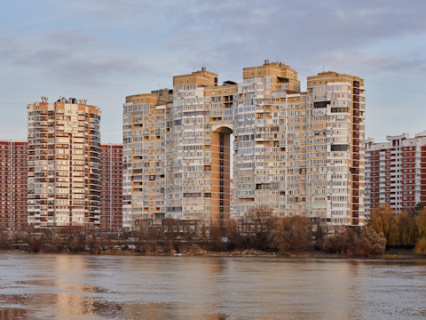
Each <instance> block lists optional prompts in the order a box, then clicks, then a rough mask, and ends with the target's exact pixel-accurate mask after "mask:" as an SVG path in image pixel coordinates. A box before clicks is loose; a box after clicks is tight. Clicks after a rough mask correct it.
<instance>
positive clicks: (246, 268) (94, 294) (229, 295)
mask: <svg viewBox="0 0 426 320" xmlns="http://www.w3.org/2000/svg"><path fill="white" fill-rule="evenodd" d="M1 256H2V259H1V260H0V319H105V318H107V319H176V320H180V319H200V318H202V319H250V318H251V319H281V318H287V319H367V318H374V319H387V318H410V319H422V318H424V316H425V315H426V306H425V302H424V299H423V298H424V297H425V296H426V278H425V277H424V276H425V275H426V271H425V270H426V268H425V263H420V264H416V263H415V262H412V263H408V264H407V263H404V264H401V263H391V264H389V263H388V262H385V263H379V262H377V261H366V260H331V259H311V260H304V259H278V258H261V257H260V258H259V257H249V258H235V257H232V258H231V257H129V256H126V257H120V256H117V257H114V256H83V255H81V256H77V255H76V256H73V255H22V254H2V255H1Z"/></svg>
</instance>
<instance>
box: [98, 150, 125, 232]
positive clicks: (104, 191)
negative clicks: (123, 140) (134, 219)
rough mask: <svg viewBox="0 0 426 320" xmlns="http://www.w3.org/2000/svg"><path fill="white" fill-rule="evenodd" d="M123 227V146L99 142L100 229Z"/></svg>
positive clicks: (116, 230)
mask: <svg viewBox="0 0 426 320" xmlns="http://www.w3.org/2000/svg"><path fill="white" fill-rule="evenodd" d="M122 228H123V146H122V145H120V144H110V143H107V144H104V143H103V144H101V217H100V229H101V230H102V231H109V232H118V231H120V230H122Z"/></svg>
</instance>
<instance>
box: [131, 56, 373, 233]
mask: <svg viewBox="0 0 426 320" xmlns="http://www.w3.org/2000/svg"><path fill="white" fill-rule="evenodd" d="M364 112H365V95H364V83H363V80H362V79H361V78H359V77H355V76H350V75H346V74H339V73H336V72H323V73H320V74H318V75H315V76H311V77H308V80H307V92H300V82H299V80H298V79H297V72H295V71H294V70H293V69H291V68H290V67H289V66H286V65H284V64H283V63H281V62H272V63H270V62H269V61H268V60H266V61H265V63H264V64H263V65H262V66H256V67H249V68H244V69H243V82H242V83H240V84H237V83H235V82H232V81H225V82H224V83H223V85H218V75H217V74H216V73H212V72H209V71H207V70H206V69H205V68H204V67H203V68H202V69H201V70H200V71H196V72H193V73H191V74H186V75H179V76H174V77H173V90H168V89H164V90H157V91H152V92H151V93H147V94H139V95H133V96H129V97H127V98H126V103H125V104H124V105H123V153H124V168H125V169H124V178H123V179H124V180H123V189H124V205H123V215H124V218H123V224H124V227H125V228H126V229H132V228H133V227H134V226H135V222H138V221H140V220H145V221H148V224H149V223H160V222H161V221H162V220H163V219H164V218H167V217H170V218H174V219H179V220H183V221H187V222H194V223H196V224H197V225H206V226H211V225H217V226H225V225H226V223H227V221H228V220H229V218H230V214H231V212H230V207H231V206H230V193H231V189H230V178H231V174H230V172H231V171H230V170H231V168H230V166H231V161H230V160H231V153H233V156H234V161H233V168H232V169H233V200H234V201H233V210H234V211H233V212H234V217H235V218H238V217H244V216H247V215H252V214H253V213H254V212H255V211H256V210H262V211H265V210H267V211H270V213H271V214H272V215H273V216H293V215H301V216H305V217H307V218H310V219H315V220H319V221H323V222H326V223H328V224H329V225H363V224H364V223H365V217H364V191H365V190H364V130H365V127H364ZM231 137H233V139H234V143H233V144H231Z"/></svg>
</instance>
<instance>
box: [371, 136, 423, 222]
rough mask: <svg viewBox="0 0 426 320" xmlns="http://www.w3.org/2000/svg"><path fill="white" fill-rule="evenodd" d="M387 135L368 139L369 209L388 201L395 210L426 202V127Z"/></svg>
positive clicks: (408, 209) (406, 209)
mask: <svg viewBox="0 0 426 320" xmlns="http://www.w3.org/2000/svg"><path fill="white" fill-rule="evenodd" d="M386 139H387V140H388V142H382V143H374V140H373V139H370V140H368V141H367V142H366V166H365V173H366V196H365V210H366V213H367V214H370V213H371V211H372V210H373V209H374V208H376V207H378V206H380V205H385V204H386V205H388V206H390V207H391V208H393V209H394V210H395V211H396V212H399V211H403V210H405V211H410V210H412V209H414V207H415V206H416V204H417V203H421V204H423V205H425V206H426V131H423V132H421V133H418V134H416V135H415V137H414V138H410V136H409V135H408V134H406V133H404V134H402V135H399V136H386Z"/></svg>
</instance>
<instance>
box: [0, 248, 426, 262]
mask: <svg viewBox="0 0 426 320" xmlns="http://www.w3.org/2000/svg"><path fill="white" fill-rule="evenodd" d="M2 253H22V254H28V255H39V254H46V255H49V254H59V255H85V256H132V257H133V256H140V257H233V258H241V257H257V258H288V259H336V260H339V259H357V260H358V259H359V260H379V261H386V260H400V261H404V260H426V256H423V255H420V254H417V253H415V252H413V251H412V250H409V249H389V250H387V251H386V253H385V254H383V255H380V256H352V255H346V254H337V253H328V252H322V251H305V252H302V253H291V254H287V255H283V254H277V253H270V252H259V253H255V252H247V253H241V252H203V253H149V254H140V253H138V252H135V251H121V250H113V251H110V252H100V253H97V254H95V253H90V252H85V251H82V252H70V251H61V252H44V251H40V252H29V251H24V250H20V249H12V250H0V255H1V254H2Z"/></svg>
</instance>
